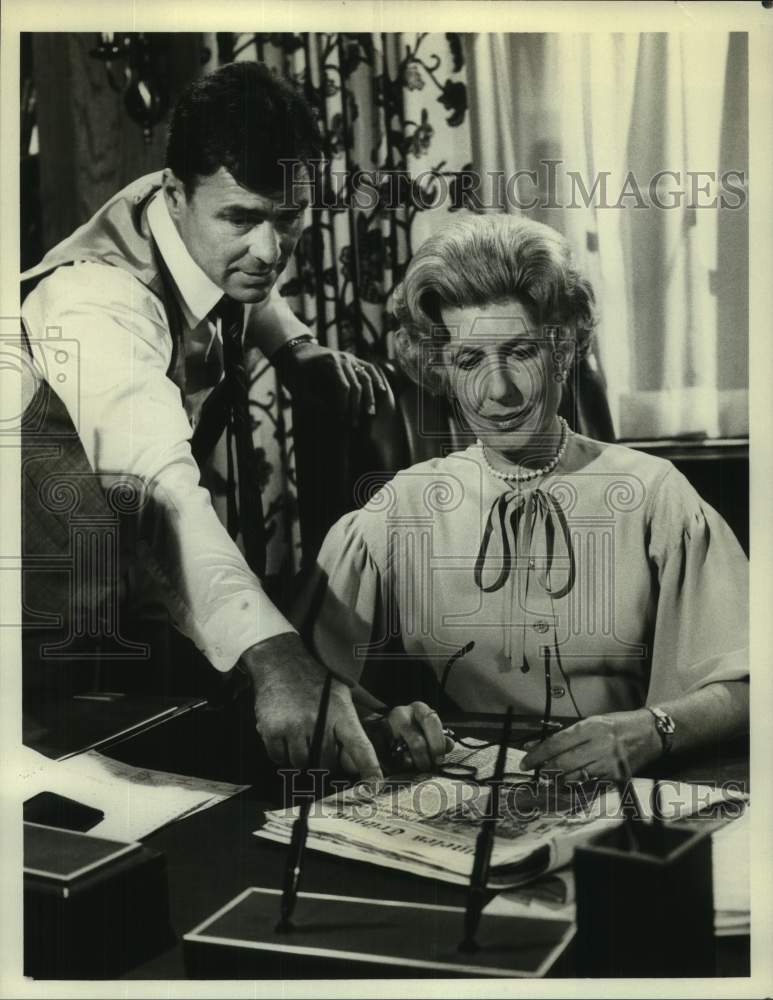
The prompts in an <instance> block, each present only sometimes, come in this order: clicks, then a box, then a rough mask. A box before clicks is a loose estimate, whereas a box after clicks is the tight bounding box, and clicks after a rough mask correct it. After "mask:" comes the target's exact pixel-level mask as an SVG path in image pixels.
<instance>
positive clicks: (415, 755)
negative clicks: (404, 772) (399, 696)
mask: <svg viewBox="0 0 773 1000" xmlns="http://www.w3.org/2000/svg"><path fill="white" fill-rule="evenodd" d="M383 721H384V724H385V726H386V727H387V729H388V732H389V740H390V743H389V750H390V755H391V757H392V760H393V761H395V762H396V763H399V764H401V765H403V766H404V767H406V768H412V769H414V770H416V771H431V770H432V769H433V767H434V766H435V765H436V764H437V763H439V761H441V760H442V759H443V757H445V755H446V754H447V753H448V752H449V751H450V750H451V749H452V748H453V745H454V741H453V739H451V737H450V736H448V735H446V731H445V730H444V729H443V723H442V722H441V721H440V717H439V716H438V714H437V712H435V711H433V709H431V708H430V707H429V705H426V704H425V703H424V702H423V701H414V702H412V703H411V704H410V705H398V706H397V707H396V708H393V709H392V710H391V712H389V713H388V714H387V715H386V716H385V717H384V720H383Z"/></svg>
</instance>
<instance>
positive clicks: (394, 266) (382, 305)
mask: <svg viewBox="0 0 773 1000" xmlns="http://www.w3.org/2000/svg"><path fill="white" fill-rule="evenodd" d="M205 44H206V47H207V49H209V50H210V51H211V52H212V58H211V60H210V62H209V64H207V65H205V66H204V72H207V71H209V70H211V69H214V68H215V65H216V64H217V63H218V62H219V63H223V62H229V61H232V60H234V59H236V60H242V59H248V60H255V59H257V60H260V61H262V62H265V63H267V64H268V65H269V66H270V67H271V68H272V69H273V70H274V71H275V72H276V73H278V74H279V75H281V76H283V77H285V78H287V79H289V80H291V81H293V82H294V83H295V84H296V85H297V86H298V87H299V88H300V89H301V90H302V91H303V92H304V94H305V96H306V98H307V100H308V101H309V102H310V103H311V104H312V106H313V107H314V108H315V109H316V112H317V115H318V120H319V123H320V127H321V131H322V134H323V142H324V147H323V157H324V162H323V164H321V165H318V167H317V169H316V170H315V173H316V180H317V182H318V186H317V194H318V195H320V194H321V197H319V201H318V204H319V207H317V208H312V210H311V211H310V212H309V213H308V216H307V220H306V221H307V225H306V228H305V229H304V231H303V234H302V236H301V239H300V241H299V244H298V247H297V251H296V254H295V259H294V261H293V262H292V264H291V265H290V266H289V267H288V269H287V271H286V272H285V274H284V275H283V276H282V278H281V279H280V284H279V290H280V293H281V294H282V295H284V296H286V297H287V298H288V301H289V302H290V305H291V307H292V309H293V311H294V312H295V313H296V315H298V316H299V317H300V318H301V319H302V320H303V321H304V322H305V323H307V324H308V325H309V326H310V327H311V329H312V331H313V332H314V333H315V335H316V336H317V338H318V339H319V342H320V343H321V344H325V345H327V346H330V347H337V348H340V349H342V350H347V351H351V352H352V353H355V354H357V355H360V356H364V357H374V356H375V357H382V358H386V357H388V356H389V354H390V350H391V346H390V333H391V319H390V304H391V302H390V300H391V295H392V292H393V290H394V288H395V286H396V285H397V283H398V282H399V281H400V279H401V277H402V275H403V273H404V271H405V267H406V265H407V263H408V261H409V260H410V259H411V256H412V254H413V250H414V248H415V247H416V246H418V245H419V244H420V243H421V242H422V241H423V240H424V239H425V238H426V237H427V236H428V235H429V234H430V233H432V232H433V231H434V230H435V229H436V228H437V227H438V226H439V225H441V224H442V223H443V221H444V220H447V219H448V213H449V212H453V211H457V210H459V209H461V208H463V207H464V205H465V202H466V195H465V191H464V182H463V177H464V176H465V175H466V174H469V172H470V170H471V159H472V156H471V150H472V146H471V138H470V126H469V114H468V109H467V82H466V78H467V67H466V65H465V58H464V49H463V44H462V39H461V36H459V35H456V34H426V33H424V34H418V33H413V34H394V33H392V34H378V35H370V34H368V35H363V34H342V33H316V34H237V35H234V34H220V35H218V36H208V37H207V38H205ZM253 361H254V365H253V370H254V377H253V384H252V388H251V401H252V405H253V417H254V438H255V446H256V449H257V450H258V453H259V457H260V460H261V464H262V468H263V484H262V485H263V501H264V508H265V516H266V526H267V535H268V577H269V589H272V592H273V593H274V596H275V597H277V599H278V600H279V601H280V603H282V599H283V597H285V598H286V597H287V596H289V587H290V586H291V585H292V580H293V576H294V573H295V571H297V569H298V568H299V566H300V538H299V529H298V516H297V489H296V478H295V464H294V454H293V437H292V413H291V409H290V405H289V400H288V398H287V395H286V394H285V393H284V392H283V390H282V388H281V386H280V385H279V383H278V381H277V379H276V376H275V374H274V370H273V368H272V367H271V366H270V365H269V364H268V362H267V361H266V360H265V359H263V358H261V357H260V356H258V355H256V356H255V358H254V359H253ZM218 464H219V473H220V474H219V475H216V477H215V479H214V480H213V482H214V486H215V491H216V493H219V495H216V497H215V503H216V505H220V504H222V503H223V502H224V496H223V487H224V485H225V483H224V479H223V475H222V474H223V473H224V462H223V459H222V456H221V457H220V458H219V460H218Z"/></svg>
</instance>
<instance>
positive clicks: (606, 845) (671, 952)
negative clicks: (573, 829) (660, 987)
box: [574, 821, 714, 977]
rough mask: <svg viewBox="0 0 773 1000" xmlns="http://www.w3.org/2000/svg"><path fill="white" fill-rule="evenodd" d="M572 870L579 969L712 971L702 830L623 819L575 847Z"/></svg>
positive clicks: (672, 973)
mask: <svg viewBox="0 0 773 1000" xmlns="http://www.w3.org/2000/svg"><path fill="white" fill-rule="evenodd" d="M631 834H633V840H634V842H635V844H636V849H632V840H631ZM574 873H575V883H576V893H577V937H576V939H575V946H576V967H577V971H578V974H579V975H580V976H593V977H642V976H647V977H648V976H653V977H660V976H669V977H680V976H712V975H714V902H713V893H712V868H711V837H710V835H709V834H708V832H705V833H704V832H703V831H700V830H699V831H695V830H680V829H678V828H674V827H668V826H661V825H656V824H652V823H642V822H632V821H627V825H626V824H623V825H622V826H619V827H616V828H615V829H614V830H611V831H609V832H608V833H604V834H602V835H601V836H600V837H598V838H596V839H595V840H594V841H593V842H592V843H590V844H587V845H584V846H581V847H577V848H576V850H575V855H574Z"/></svg>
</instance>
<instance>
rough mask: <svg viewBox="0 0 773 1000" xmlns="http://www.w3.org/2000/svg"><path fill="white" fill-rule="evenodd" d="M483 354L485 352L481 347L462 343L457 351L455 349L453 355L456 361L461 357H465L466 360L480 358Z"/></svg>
mask: <svg viewBox="0 0 773 1000" xmlns="http://www.w3.org/2000/svg"><path fill="white" fill-rule="evenodd" d="M452 351H453V348H452ZM482 354H483V349H482V348H480V347H468V346H466V345H465V344H462V345H461V346H460V347H457V348H456V350H455V351H453V357H454V360H456V361H458V360H459V359H461V358H464V359H465V360H468V361H469V360H470V359H472V358H479V357H481V356H482Z"/></svg>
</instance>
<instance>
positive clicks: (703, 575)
mask: <svg viewBox="0 0 773 1000" xmlns="http://www.w3.org/2000/svg"><path fill="white" fill-rule="evenodd" d="M396 314H397V317H398V319H399V321H400V323H401V324H402V329H401V330H400V331H399V333H398V336H397V351H398V357H399V360H400V361H401V363H402V364H403V366H404V367H405V368H406V370H407V371H408V372H409V373H411V374H412V375H413V376H414V377H415V378H416V379H418V380H419V381H420V383H421V384H422V385H424V386H425V387H427V388H429V389H431V390H432V391H435V392H438V391H445V392H447V393H448V394H449V396H450V398H451V399H452V401H453V404H454V405H455V407H456V409H457V412H458V413H459V415H460V416H461V417H463V419H464V421H466V423H467V424H468V425H469V427H470V428H471V429H472V430H473V431H474V432H475V433H476V434H477V437H478V440H477V443H476V444H474V445H473V446H471V447H469V448H467V449H466V450H464V451H460V452H456V453H454V454H450V455H448V456H447V457H445V458H439V459H434V460H432V461H429V462H424V463H421V464H419V465H415V466H413V467H412V468H410V469H407V470H405V471H403V472H400V473H398V474H397V475H396V476H395V477H394V478H393V479H392V480H391V481H390V482H388V483H387V484H385V485H384V486H383V487H382V488H381V489H380V490H379V491H378V492H377V493H376V494H375V495H374V496H373V498H372V499H371V500H370V501H369V502H368V503H367V504H366V505H365V506H364V507H363V509H361V510H358V511H355V512H353V513H350V514H347V515H346V516H345V517H343V518H341V519H340V520H339V521H338V522H337V523H336V524H335V525H334V526H333V527H332V528H331V530H330V532H329V534H328V536H327V538H326V540H325V543H324V545H323V547H322V550H321V552H320V555H319V562H318V571H319V572H318V578H317V581H316V582H317V588H316V593H315V600H314V601H313V602H312V604H311V605H310V607H311V608H312V609H313V610H312V611H311V612H308V609H307V612H308V613H307V617H306V623H305V624H306V632H307V634H308V635H309V637H310V639H311V641H312V643H313V646H314V648H315V650H316V652H317V654H318V656H319V657H320V658H321V659H322V660H323V661H324V662H325V663H326V664H327V665H328V666H329V667H330V668H332V669H333V670H335V671H338V672H340V673H345V674H348V675H349V676H350V677H351V678H352V679H354V680H356V679H357V678H359V676H360V674H361V671H362V667H363V664H364V663H365V661H366V659H368V658H369V657H370V658H374V657H378V655H379V653H381V654H382V662H383V669H389V663H390V662H392V661H390V659H389V656H387V655H383V654H384V652H385V651H386V650H388V649H392V648H394V640H395V639H397V640H399V645H400V646H401V648H402V649H403V650H404V653H405V655H406V656H407V657H408V658H410V660H411V661H414V662H415V661H424V663H426V664H428V665H429V666H430V667H431V668H432V670H433V671H434V672H435V674H436V676H437V679H438V684H439V686H440V688H442V690H443V692H444V693H445V694H446V695H447V696H448V697H450V699H452V700H453V702H455V703H456V705H458V706H459V707H460V708H462V709H463V710H465V711H471V712H503V711H504V710H505V708H506V706H508V705H512V706H513V709H514V711H515V712H516V713H528V714H532V715H534V716H535V718H537V719H539V718H540V717H542V716H543V713H544V712H545V710H546V700H548V701H551V702H552V712H553V714H555V715H560V716H570V717H573V718H576V720H577V721H576V722H575V723H574V724H572V725H570V726H568V727H567V728H565V729H564V730H563V731H561V732H558V733H554V734H552V735H549V736H548V737H547V738H546V739H545V740H544V741H542V742H541V743H540V744H539V745H538V746H536V747H535V748H533V749H531V750H530V752H529V754H528V756H527V758H526V759H525V766H526V767H527V768H531V767H540V768H542V769H544V770H550V771H552V772H557V773H561V774H563V776H564V777H565V778H566V779H567V780H570V779H571V780H577V779H584V780H587V778H588V777H589V776H590V777H599V778H603V777H614V776H616V775H617V763H616V761H617V757H616V753H617V749H620V750H622V752H623V753H624V754H625V756H626V757H627V760H628V763H629V765H630V767H631V769H632V770H633V771H634V772H635V771H639V770H641V769H642V768H644V767H646V766H648V765H650V764H651V763H652V762H653V761H655V760H656V759H657V758H658V757H659V756H660V755H661V754H662V753H664V752H666V751H668V750H670V749H671V748H673V750H674V751H684V750H689V749H693V748H697V747H700V746H702V745H705V744H707V743H710V742H712V741H716V740H720V739H725V738H730V737H733V736H737V735H740V734H742V733H744V732H746V731H747V729H748V650H747V562H746V558H745V556H744V553H743V551H742V549H741V548H740V546H739V544H738V542H737V541H736V539H735V536H734V535H733V533H732V532H731V530H730V529H729V528H728V526H727V525H726V524H725V522H724V521H723V520H722V519H721V518H720V516H719V515H718V514H717V513H716V511H714V510H713V509H712V508H711V507H710V506H708V505H707V504H706V503H704V502H703V501H702V500H701V498H700V497H699V496H698V494H697V493H696V492H695V490H694V489H693V488H692V487H691V486H690V484H689V483H688V482H687V480H686V479H685V478H684V477H683V476H682V475H681V474H680V473H679V472H678V471H677V470H676V469H675V468H674V467H673V466H672V465H671V463H670V462H668V461H664V460H663V459H660V458H655V457H652V456H650V455H646V454H643V453H641V452H638V451H634V450H632V449H629V448H625V447H622V446H620V445H616V444H603V443H600V442H598V441H594V440H591V439H589V438H587V437H584V436H582V435H580V434H575V433H573V432H572V431H571V430H570V429H569V428H568V426H567V424H566V423H565V421H564V420H563V419H562V418H561V417H560V416H558V414H557V411H558V408H559V403H560V400H561V394H562V387H563V384H564V382H565V380H566V379H567V377H568V373H569V371H570V370H571V366H572V363H573V361H574V360H575V358H577V357H578V356H580V355H582V354H583V353H584V352H585V351H587V349H588V342H589V338H590V336H591V334H592V329H593V326H594V296H593V291H592V289H591V287H590V285H589V283H588V282H587V281H586V280H585V279H584V278H583V277H582V275H581V274H580V273H579V272H578V270H577V268H576V266H575V264H574V262H573V260H572V256H571V251H570V247H569V245H568V243H567V241H566V240H565V239H564V237H562V236H561V235H560V234H559V233H557V232H555V231H554V230H552V229H550V228H548V227H547V226H544V225H541V224H539V223H536V222H532V221H528V220H525V219H522V218H517V217H513V216H505V215H497V216H481V217H474V218H470V219H467V220H460V221H456V222H455V223H453V224H451V225H449V226H447V227H446V228H445V229H443V230H442V231H441V232H439V233H438V234H436V235H435V236H433V237H432V238H430V239H429V240H427V242H425V243H424V244H423V246H422V247H421V248H420V250H419V251H418V253H417V254H416V255H415V257H414V258H413V260H412V262H411V264H410V266H409V267H408V270H407V272H406V275H405V279H404V281H403V283H402V286H401V287H400V289H399V290H398V295H397V298H396ZM390 723H391V725H392V729H393V731H394V732H395V734H396V735H398V736H401V737H403V738H404V739H405V741H406V742H407V744H408V746H409V748H410V753H411V756H412V758H413V763H414V764H415V765H416V766H417V767H418V768H420V769H424V768H426V767H428V766H429V765H430V764H431V763H432V762H433V761H434V760H436V759H437V758H438V757H439V756H441V755H442V754H443V752H444V749H445V743H444V740H443V736H442V731H441V723H440V720H439V719H438V717H437V715H436V714H435V713H434V712H433V711H432V710H431V709H430V708H429V707H428V706H427V705H426V704H423V703H414V704H413V705H410V706H405V707H401V708H398V709H396V710H393V711H392V713H391V715H390Z"/></svg>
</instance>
